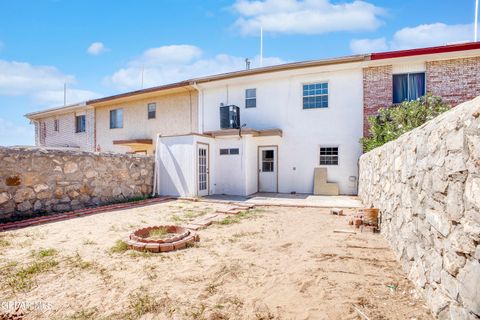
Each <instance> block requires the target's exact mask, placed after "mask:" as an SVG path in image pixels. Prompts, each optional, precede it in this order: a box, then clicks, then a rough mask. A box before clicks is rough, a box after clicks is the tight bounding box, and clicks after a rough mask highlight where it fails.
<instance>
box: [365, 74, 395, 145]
mask: <svg viewBox="0 0 480 320" xmlns="http://www.w3.org/2000/svg"><path fill="white" fill-rule="evenodd" d="M390 105H392V66H391V65H387V66H380V67H369V68H364V69H363V135H364V136H367V135H368V117H369V116H373V115H375V114H376V113H377V111H378V109H380V108H381V107H386V106H390Z"/></svg>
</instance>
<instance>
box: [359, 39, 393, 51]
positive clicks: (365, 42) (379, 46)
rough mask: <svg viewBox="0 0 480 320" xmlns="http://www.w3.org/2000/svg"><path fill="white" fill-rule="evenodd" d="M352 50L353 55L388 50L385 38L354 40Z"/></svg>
mask: <svg viewBox="0 0 480 320" xmlns="http://www.w3.org/2000/svg"><path fill="white" fill-rule="evenodd" d="M350 49H351V50H352V52H353V53H371V52H379V51H386V50H388V45H387V40H386V39H385V38H377V39H354V40H352V41H350Z"/></svg>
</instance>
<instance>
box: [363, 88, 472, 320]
mask: <svg viewBox="0 0 480 320" xmlns="http://www.w3.org/2000/svg"><path fill="white" fill-rule="evenodd" d="M359 196H360V197H361V199H362V200H363V202H364V203H365V204H366V205H367V206H374V207H378V208H380V210H381V213H382V215H381V220H382V223H381V228H382V233H383V234H384V236H385V237H386V238H387V239H388V240H389V242H390V244H391V246H392V248H393V249H394V251H395V252H396V255H397V258H398V259H399V261H400V262H401V263H402V265H403V268H404V269H405V270H406V272H407V273H408V277H409V278H410V279H411V280H412V281H413V282H414V283H415V285H416V287H417V288H418V289H419V291H420V292H421V293H422V294H423V295H424V297H425V299H426V301H427V304H428V305H429V307H430V308H431V310H432V312H433V313H434V315H435V316H437V317H438V318H439V319H478V317H480V262H479V260H480V97H477V98H476V99H474V100H471V101H468V102H465V103H463V104H461V105H459V106H458V107H456V108H454V109H452V110H450V111H448V112H446V113H444V114H442V115H440V116H439V117H437V118H435V119H433V120H431V121H429V122H427V123H426V124H424V125H422V126H421V127H419V128H416V129H415V130H412V131H411V132H408V133H406V134H404V135H402V136H401V137H400V138H398V139H397V140H395V141H392V142H389V143H387V144H385V145H384V146H382V147H380V148H377V149H375V150H373V151H371V152H368V153H366V154H364V155H363V156H362V157H361V158H360V178H359Z"/></svg>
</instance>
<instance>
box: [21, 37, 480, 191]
mask: <svg viewBox="0 0 480 320" xmlns="http://www.w3.org/2000/svg"><path fill="white" fill-rule="evenodd" d="M427 92H431V93H433V94H435V95H439V96H442V97H443V98H444V100H445V101H446V102H447V103H449V104H450V105H451V106H455V105H457V104H459V103H461V102H463V101H466V100H469V99H471V98H473V97H476V96H478V95H480V43H464V44H456V45H446V46H440V47H432V48H422V49H413V50H403V51H392V52H384V53H372V54H365V55H355V56H350V57H343V58H335V59H325V60H314V61H307V62H298V63H289V64H284V65H278V66H272V67H265V68H257V69H251V70H243V71H237V72H231V73H227V74H220V75H214V76H208V77H203V78H196V79H191V80H188V81H185V82H181V83H176V84H171V85H167V86H161V87H156V88H150V89H145V90H140V91H136V92H130V93H125V94H123V95H118V96H113V97H107V98H103V99H97V100H93V101H87V102H86V103H85V104H83V105H76V106H70V107H66V108H61V109H55V110H53V111H52V110H50V111H45V112H39V113H36V114H33V115H32V114H31V115H28V116H29V118H30V119H32V120H33V121H34V122H35V123H36V127H37V137H38V138H37V143H39V144H42V142H43V145H49V144H48V143H51V141H53V140H52V138H50V137H49V132H50V131H51V129H50V131H48V128H50V127H51V126H52V125H53V126H54V125H55V123H54V122H52V121H54V118H53V117H52V115H53V114H58V117H59V116H60V113H61V112H65V113H66V114H67V113H69V114H72V113H75V114H76V113H77V112H78V113H79V114H80V113H81V112H83V113H85V115H86V117H85V118H86V119H87V120H88V119H90V118H92V120H90V121H93V122H94V124H92V125H91V126H90V127H89V126H88V121H87V125H86V129H85V130H86V132H87V133H88V132H89V131H88V129H89V128H90V130H93V132H92V133H91V134H88V135H85V136H86V138H87V139H90V138H89V137H90V136H92V137H93V142H88V143H85V145H87V146H94V148H92V150H93V149H97V150H102V151H119V152H125V151H129V152H132V151H143V150H146V151H147V152H153V150H154V149H155V150H156V152H155V155H156V159H157V166H156V171H157V175H156V177H157V181H156V184H157V190H156V191H157V193H159V194H166V195H182V196H203V195H208V194H231V195H249V194H252V193H255V192H281V193H291V192H296V193H312V192H313V189H314V170H315V168H317V167H322V168H326V169H327V174H328V180H329V181H330V182H334V183H336V184H337V185H338V188H339V191H340V193H341V194H355V193H356V186H357V176H358V169H357V162H358V158H359V156H360V155H361V153H362V148H361V145H360V143H359V140H360V138H361V137H362V136H364V135H366V134H368V123H367V121H366V119H367V117H368V116H371V115H374V114H375V113H376V112H377V111H378V109H379V108H380V107H387V106H391V105H392V104H395V103H399V102H402V101H404V100H412V99H416V98H418V97H420V96H422V95H424V94H425V93H427ZM176 96H178V97H177V98H175V97H176ZM154 97H155V98H154ZM156 99H158V100H156ZM162 101H163V102H162ZM167 101H169V102H167ZM150 103H155V105H156V108H157V109H156V110H157V112H158V113H159V114H160V112H161V111H159V110H161V108H162V107H164V108H166V109H165V117H159V119H158V122H150V123H151V124H152V125H150V123H149V121H150V120H149V112H150V111H151V110H153V107H152V108H151V107H150ZM169 103H171V104H169ZM169 106H170V107H169ZM167 109H168V111H167ZM115 110H117V111H115ZM118 110H122V111H120V114H121V116H119V115H118ZM128 110H137V111H136V112H135V111H131V113H128V112H129V111H128ZM117 118H120V119H122V120H117ZM129 121H131V122H129ZM170 121H174V122H173V123H174V125H171V124H170V123H167V122H170ZM77 122H78V121H75V122H74V123H77ZM43 123H51V124H50V125H44V124H43ZM52 123H53V124H52ZM80 123H81V121H80ZM117 123H123V127H121V128H117ZM127 123H131V124H129V125H128V127H129V129H127ZM130 126H132V127H130ZM92 128H93V129H92ZM133 128H135V129H133ZM44 129H46V130H47V132H46V133H44V131H43V130H44ZM71 131H72V130H71ZM70 134H71V133H70ZM66 140H68V139H67V138H63V140H62V143H65V141H66ZM144 140H145V141H144Z"/></svg>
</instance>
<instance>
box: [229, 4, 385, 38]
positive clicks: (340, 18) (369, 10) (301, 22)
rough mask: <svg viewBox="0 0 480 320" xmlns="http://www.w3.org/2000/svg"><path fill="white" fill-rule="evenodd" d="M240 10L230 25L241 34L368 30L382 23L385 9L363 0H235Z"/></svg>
mask: <svg viewBox="0 0 480 320" xmlns="http://www.w3.org/2000/svg"><path fill="white" fill-rule="evenodd" d="M233 9H234V11H236V12H237V13H238V14H240V18H239V19H238V20H237V21H236V22H235V24H234V27H236V28H238V29H239V30H240V32H241V33H242V34H245V35H249V34H258V33H259V30H260V26H262V27H263V30H264V32H271V33H287V34H322V33H327V32H334V31H370V30H375V29H376V28H377V27H379V26H380V25H381V24H382V21H381V20H380V17H381V16H382V15H384V14H385V10H384V9H382V8H380V7H377V6H375V5H373V4H370V3H368V2H365V1H357V0H355V1H353V2H345V3H340V4H333V3H331V1H330V0H265V1H250V0H237V2H236V3H235V4H234V5H233Z"/></svg>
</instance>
